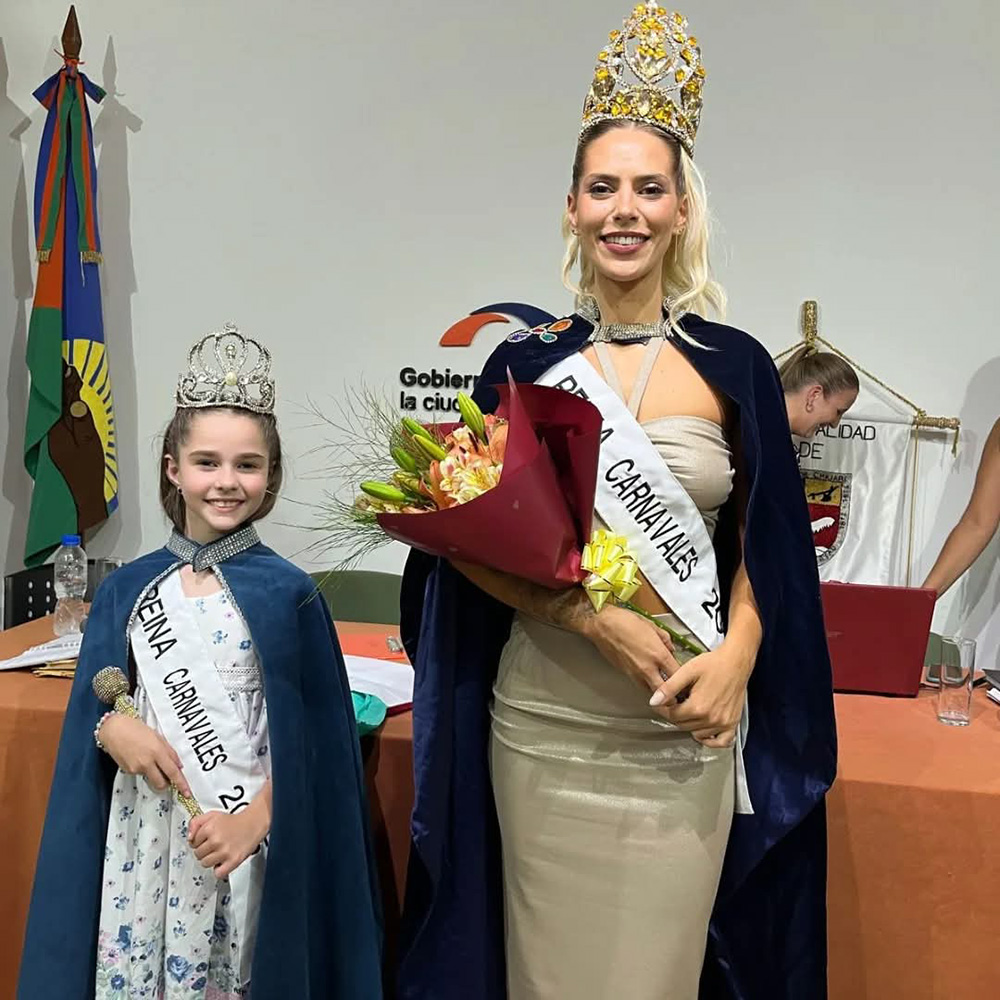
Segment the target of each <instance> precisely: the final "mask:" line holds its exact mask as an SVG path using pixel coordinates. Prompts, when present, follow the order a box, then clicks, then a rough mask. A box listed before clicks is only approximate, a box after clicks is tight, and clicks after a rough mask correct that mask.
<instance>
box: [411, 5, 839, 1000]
mask: <svg viewBox="0 0 1000 1000" xmlns="http://www.w3.org/2000/svg"><path fill="white" fill-rule="evenodd" d="M668 49H669V53H667V50H668ZM661 50H662V51H663V52H664V55H662V56H661V55H660V54H659V53H660V51H661ZM626 53H627V58H626ZM636 74H640V75H636ZM702 77H703V72H702V70H701V68H700V54H699V52H698V49H697V45H696V42H695V41H694V40H693V39H689V37H688V35H687V32H686V22H684V20H683V18H681V17H680V15H671V14H667V13H666V12H665V11H663V9H662V8H658V7H656V6H655V5H653V4H649V5H645V6H640V7H637V8H636V9H635V11H633V13H632V14H631V15H630V16H629V18H628V19H627V20H626V23H625V27H624V30H623V31H622V32H615V33H613V34H612V40H611V44H610V45H609V47H608V48H607V49H605V50H602V52H601V53H600V55H599V56H598V66H597V71H596V73H595V77H594V82H593V85H592V88H591V92H590V95H589V96H588V98H587V102H586V104H585V108H584V128H583V130H582V133H581V137H580V140H579V144H578V147H577V153H576V158H575V162H574V168H573V178H572V185H571V190H570V193H569V197H568V201H567V212H566V219H565V222H564V230H565V235H566V237H567V254H566V260H565V266H564V272H565V273H566V274H568V273H569V272H570V271H571V270H572V268H573V266H574V264H575V263H576V262H577V261H579V263H580V291H581V293H582V294H581V295H580V297H579V299H578V312H577V313H576V314H574V315H573V316H570V317H567V318H566V319H563V320H559V321H558V322H556V323H553V324H551V325H549V326H548V327H547V328H538V329H536V330H533V331H518V332H517V333H514V334H512V335H511V336H510V337H508V338H507V342H505V343H504V344H502V345H501V346H500V347H499V348H498V349H497V351H495V352H494V354H493V356H492V357H491V358H490V360H489V361H488V362H487V364H486V367H485V369H484V371H483V374H482V376H481V378H480V380H479V383H478V385H479V388H478V389H477V401H478V402H479V403H480V405H482V406H483V407H484V408H491V407H492V406H493V405H495V403H496V393H495V391H494V390H493V389H492V386H494V385H496V384H497V383H498V382H501V381H502V380H503V379H504V377H505V376H506V372H507V371H508V370H509V371H510V372H511V374H512V375H513V377H514V378H515V380H517V381H520V382H526V381H538V382H542V383H544V384H550V385H558V386H560V387H562V388H567V389H570V390H571V391H577V392H580V393H582V394H584V395H587V396H588V397H589V398H591V400H592V401H593V402H595V404H596V405H598V407H599V408H600V409H601V412H602V415H603V416H604V419H605V430H606V437H605V441H604V444H603V445H602V458H601V461H602V470H604V471H602V474H601V475H600V476H599V481H598V496H597V503H596V513H597V515H598V518H599V519H600V520H601V521H603V522H604V523H605V524H607V525H608V526H609V527H610V528H611V529H612V530H613V531H615V532H617V533H623V534H625V535H626V537H627V538H628V539H629V545H630V547H634V551H635V552H636V555H637V559H638V561H639V564H640V567H641V568H642V570H643V573H644V576H645V580H646V584H645V586H644V587H643V589H642V590H641V592H640V593H639V594H638V595H637V596H636V598H634V600H635V601H636V602H637V603H639V604H640V605H641V606H642V607H643V608H644V609H645V610H646V611H648V612H649V613H650V614H652V615H656V616H659V617H660V618H661V619H665V620H666V621H668V622H670V623H671V626H672V627H673V628H674V629H675V630H676V631H679V632H683V633H688V634H689V635H691V636H692V637H693V638H694V639H695V640H696V641H697V642H698V643H700V645H701V646H702V648H705V649H706V650H708V651H707V652H704V653H703V654H701V655H699V656H695V657H693V658H690V657H689V655H688V654H686V653H685V654H684V655H681V653H680V650H677V651H676V652H675V651H673V650H672V649H671V648H670V644H669V643H666V642H664V641H663V638H662V636H663V635H664V633H663V632H662V631H660V630H659V629H658V628H657V627H656V625H653V624H651V623H649V622H648V621H646V620H644V619H642V618H640V617H639V616H637V615H635V614H634V613H632V612H629V611H626V610H623V609H620V608H614V607H611V608H605V609H604V610H603V611H602V612H601V613H600V615H596V614H594V612H593V611H592V609H591V608H590V605H589V603H588V601H587V598H586V597H585V595H584V594H583V592H582V590H580V589H573V590H569V591H565V592H559V593H556V592H553V591H549V590H546V589H544V588H541V587H538V586H535V585H533V584H530V583H528V582H527V581H524V580H521V579H518V578H516V577H513V576H507V575H504V574H499V573H496V572H492V571H489V570H486V569H483V568H480V567H474V566H469V565H454V566H453V565H451V564H449V563H447V562H445V561H443V560H432V559H430V558H429V557H427V556H424V555H421V554H419V553H412V554H411V557H410V560H409V562H408V564H407V570H406V574H405V576H404V591H403V622H402V628H403V635H404V641H405V642H406V644H407V648H408V651H409V653H410V656H411V660H412V662H413V663H414V666H415V670H416V674H417V680H416V688H415V692H414V752H415V758H416V771H417V773H416V778H417V796H416V805H415V808H414V815H413V820H412V834H413V852H412V854H411V859H410V866H409V885H408V892H407V906H406V911H407V912H406V920H405V923H406V926H407V928H408V935H407V937H408V940H407V941H405V942H404V947H405V951H404V958H403V962H402V967H401V970H400V977H399V985H400V995H401V996H403V997H407V998H418V997H420V998H427V997H433V998H435V1000H451V998H454V1000H458V998H463V1000H464V998H468V997H476V998H482V1000H491V998H498V997H503V996H510V997H511V998H512V1000H541V998H555V1000H561V998H565V997H576V998H580V1000H589V998H594V1000H597V998H604V997H608V996H613V995H614V996H617V995H620V996H627V997H629V998H630V1000H633V998H634V1000H644V998H650V1000H652V998H657V1000H659V998H663V997H678V998H689V997H692V996H695V995H696V994H697V993H698V990H699V980H701V983H702V987H701V988H702V991H703V993H704V995H707V996H768V997H781V996H795V997H803V996H809V997H810V998H813V997H821V996H823V995H824V993H825V923H824V907H825V899H824V890H825V882H824V879H825V853H824V846H825V841H824V837H825V824H824V817H823V810H822V801H823V795H824V793H825V790H826V788H827V787H828V786H829V784H830V782H831V781H832V779H833V775H834V772H835V768H836V760H835V757H836V752H835V738H834V730H833V713H832V693H831V681H830V667H829V660H828V657H827V653H826V645H825V637H824V632H823V626H822V619H821V609H820V601H819V589H818V578H817V572H816V565H815V559H814V556H813V548H812V541H811V535H810V531H809V524H808V517H807V514H806V507H805V503H804V500H803V496H802V487H801V481H800V478H799V475H798V472H797V469H796V466H795V461H794V457H793V455H792V453H791V451H790V450H789V449H788V447H787V444H782V439H783V438H784V434H785V433H786V432H787V423H786V417H785V412H784V409H783V403H782V399H781V393H780V388H779V381H778V377H777V373H776V371H775V369H774V365H773V363H772V362H771V360H770V357H769V356H768V355H767V353H766V352H765V351H764V350H763V349H762V348H761V347H760V345H759V344H757V343H756V341H754V340H753V339H752V338H750V337H748V336H747V335H746V334H744V333H741V332H739V331H737V330H733V329H731V328H728V327H723V326H720V325H718V324H715V323H711V322H708V321H706V320H703V319H701V318H700V317H699V316H698V315H697V312H701V311H709V310H711V309H712V308H713V307H721V306H722V304H723V301H724V299H723V295H722V292H721V289H719V287H718V286H717V285H716V284H715V283H714V282H713V281H712V280H711V278H710V276H709V269H708V253H707V246H708V238H707V208H706V204H705V193H704V185H703V183H702V180H701V177H700V175H699V173H698V171H697V169H696V168H695V166H694V163H693V161H692V160H691V157H690V153H691V150H692V149H693V140H694V134H695V131H696V128H697V124H698V118H699V112H700V106H701V100H700V93H701V81H702ZM636 80H638V82H635V81H636ZM785 440H786V441H787V439H786V438H785ZM616 470H617V471H616ZM623 470H627V471H628V474H627V475H626V474H624V472H623ZM748 497H752V498H753V499H752V501H750V502H749V503H748V501H747V498H748ZM741 539H745V541H742V542H741ZM748 695H749V702H750V708H749V730H748V729H747V696H748ZM491 698H492V702H493V703H492V707H491V706H490V700H491ZM491 715H492V719H491ZM490 771H492V782H491V776H490ZM734 809H735V811H736V813H737V815H736V816H735V817H734V815H733V813H734ZM498 819H499V823H498V822H497V820H498ZM730 828H732V829H730ZM727 845H728V847H727ZM724 858H725V865H724V864H723V861H724ZM710 920H711V923H710ZM706 942H707V943H708V949H709V953H708V956H707V957H706V958H705V962H704V971H703V957H704V956H705V952H706Z"/></svg>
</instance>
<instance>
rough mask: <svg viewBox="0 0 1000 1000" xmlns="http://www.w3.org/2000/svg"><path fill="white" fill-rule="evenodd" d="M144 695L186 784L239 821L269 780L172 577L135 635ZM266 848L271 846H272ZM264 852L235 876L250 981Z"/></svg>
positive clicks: (142, 605) (151, 597)
mask: <svg viewBox="0 0 1000 1000" xmlns="http://www.w3.org/2000/svg"><path fill="white" fill-rule="evenodd" d="M131 640H132V651H133V653H134V655H135V662H136V668H137V670H138V672H139V677H140V680H141V683H142V687H143V689H144V690H145V692H146V696H147V698H148V699H149V703H150V706H151V707H152V709H153V713H154V714H155V715H156V721H157V723H158V724H159V727H160V731H161V732H162V733H163V736H164V738H165V739H166V740H167V742H168V743H169V744H170V745H171V746H172V747H173V748H174V750H175V751H176V752H177V755H178V756H179V757H180V758H181V761H182V762H183V764H184V777H185V778H186V779H187V782H188V784H189V785H190V786H191V793H192V794H193V795H194V797H195V799H196V800H197V802H198V805H199V806H201V808H202V810H203V811H204V812H209V811H211V810H218V811H220V812H228V813H238V812H240V811H241V810H243V809H245V808H246V807H247V806H248V805H249V804H250V802H251V800H252V799H253V798H254V796H256V795H257V793H258V792H259V791H260V790H261V788H263V786H264V784H265V782H266V780H267V776H266V774H265V773H264V769H263V767H261V764H260V762H259V761H258V760H257V756H256V754H255V753H254V752H253V748H252V747H251V746H250V741H249V739H248V738H247V733H246V729H245V728H244V726H243V723H242V721H241V720H240V718H239V716H238V715H237V714H236V711H235V710H234V708H233V705H232V702H231V701H230V700H229V694H228V692H227V691H226V689H225V687H224V686H223V684H222V679H221V678H220V677H219V673H218V670H217V669H216V664H215V660H214V658H213V656H212V653H211V650H210V649H209V647H208V646H207V645H206V644H205V641H204V639H203V637H202V634H201V630H200V628H199V627H198V621H197V619H196V618H195V615H194V611H193V610H192V608H191V605H190V602H189V601H188V599H187V598H186V597H185V596H184V592H183V590H182V589H181V578H180V573H178V572H176V571H175V572H172V573H170V574H169V575H168V576H167V577H165V578H164V579H163V580H161V581H160V582H159V583H158V584H154V585H153V586H151V587H150V588H149V589H148V590H147V591H146V592H145V593H144V594H143V596H142V598H141V599H140V601H139V605H138V608H137V611H136V616H135V621H134V622H133V624H132V630H131ZM265 847H266V844H265ZM263 861H264V852H263V851H258V852H257V853H256V854H255V855H254V856H252V857H250V858H248V859H247V860H246V861H244V862H243V864H241V865H240V866H239V867H238V868H237V869H236V870H235V871H234V872H232V874H230V876H229V884H230V891H231V893H232V900H233V910H234V913H235V916H236V920H237V922H238V924H239V926H240V929H241V931H242V932H243V933H242V934H241V948H240V954H241V959H242V960H243V962H242V963H241V964H246V966H247V967H246V969H245V970H244V972H245V974H244V979H243V981H244V982H246V981H247V980H248V979H249V962H250V960H251V958H252V957H253V946H254V942H253V940H252V938H253V937H254V936H255V931H256V926H257V921H256V912H257V908H258V905H259V894H260V886H261V883H262V879H261V878H260V877H257V878H254V877H253V875H254V872H253V869H254V868H256V867H258V866H260V865H261V864H263Z"/></svg>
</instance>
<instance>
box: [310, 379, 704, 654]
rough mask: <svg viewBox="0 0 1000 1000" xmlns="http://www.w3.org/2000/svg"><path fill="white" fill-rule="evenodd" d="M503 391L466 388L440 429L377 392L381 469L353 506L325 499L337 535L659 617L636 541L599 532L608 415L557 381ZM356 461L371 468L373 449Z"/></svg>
mask: <svg viewBox="0 0 1000 1000" xmlns="http://www.w3.org/2000/svg"><path fill="white" fill-rule="evenodd" d="M497 391H498V393H499V395H500V405H499V406H498V408H497V411H496V414H495V415H494V414H490V415H484V414H483V413H482V411H481V410H480V409H479V407H478V406H477V405H476V403H475V402H474V401H473V400H472V399H471V398H470V397H469V396H467V395H465V394H464V393H459V394H458V406H459V413H460V415H461V417H462V420H461V421H460V422H458V423H451V424H431V425H429V426H425V425H423V424H420V423H419V422H418V421H416V420H414V419H413V418H411V417H402V418H399V417H396V416H394V415H392V414H391V413H390V412H389V411H388V410H387V409H386V408H384V407H382V406H380V405H377V404H375V401H374V400H373V399H372V398H371V397H370V396H369V397H367V399H366V402H367V405H368V406H369V409H370V410H371V412H370V414H369V418H368V421H367V424H368V427H369V428H370V431H371V432H370V433H368V434H367V435H366V434H365V433H364V432H362V434H358V433H357V432H355V433H354V435H353V436H354V438H355V443H356V444H358V445H361V446H362V450H363V451H364V452H365V453H367V454H369V455H371V460H370V462H369V464H370V467H372V468H375V469H377V470H378V472H379V473H380V478H378V479H376V478H366V479H364V480H363V481H362V482H361V483H360V491H361V494H360V496H357V497H355V498H353V499H352V501H351V502H350V503H344V502H342V501H339V500H337V499H333V500H332V502H329V503H327V504H326V505H325V508H324V509H325V510H326V513H327V517H326V523H325V525H324V528H325V530H326V533H327V534H326V542H327V544H328V545H333V544H336V545H337V546H338V547H340V548H347V549H348V550H349V552H350V554H349V556H348V558H347V560H346V562H347V563H351V562H354V561H356V560H357V559H360V558H361V557H362V556H363V555H365V554H366V553H368V552H370V551H371V550H372V549H374V548H376V547H378V546H379V545H382V544H384V543H386V542H388V541H389V540H390V539H397V540H398V541H401V542H405V543H406V544H407V545H410V546H412V547H413V548H416V549H420V550H421V551H424V552H428V553H430V554H431V555H436V556H442V557H444V558H447V559H455V560H459V561H464V562H470V563H475V564H478V565H481V566H486V567H488V568H489V569H494V570H499V571H501V572H506V573H511V574H513V575H515V576H518V577H522V578H524V579H527V580H531V581H533V582H535V583H538V584H541V585H542V586H545V587H550V588H553V589H562V588H565V587H570V586H573V585H578V584H582V585H583V586H584V588H585V589H586V591H587V594H588V596H589V597H590V600H591V602H592V603H593V605H594V607H595V609H596V610H597V611H600V610H601V608H602V607H603V606H604V604H605V603H606V602H607V601H608V600H612V601H613V602H614V603H617V604H621V605H624V606H625V607H628V608H630V609H631V610H633V611H636V612H637V613H639V614H641V615H643V616H644V617H647V618H650V617H651V616H649V615H648V614H646V612H644V611H642V610H641V609H639V608H637V607H635V605H633V604H631V602H630V600H629V599H630V598H631V597H632V596H633V595H634V594H635V592H636V590H637V589H638V588H639V585H640V580H639V571H638V566H637V565H636V562H635V560H634V558H633V557H632V556H631V554H630V553H629V552H628V549H627V547H626V545H625V541H624V539H622V538H621V537H620V536H617V535H613V534H611V533H610V532H607V531H604V530H598V531H592V530H591V529H592V521H593V510H594V494H595V491H596V484H597V467H598V456H599V451H600V441H601V425H602V420H601V415H600V412H599V411H598V410H597V408H596V407H595V406H594V405H593V404H592V403H590V402H589V401H587V400H585V399H583V398H581V397H579V396H576V395H573V394H572V393H568V392H565V391H563V390H561V389H555V388H551V387H548V386H540V385H534V384H520V385H518V384H515V383H514V382H513V380H511V379H509V380H508V383H507V385H504V386H498V387H497ZM375 439H380V441H377V440H375ZM347 451H348V453H349V454H352V455H355V456H356V455H357V449H356V448H355V449H354V450H352V449H351V448H348V449H347ZM385 455H388V456H391V463H386V461H385V459H384V456H385ZM348 464H349V468H350V471H357V472H362V470H365V471H367V468H366V466H365V460H364V459H363V458H362V459H360V460H356V461H355V462H353V463H348ZM342 471H347V470H342ZM656 624H657V625H659V626H660V627H661V628H664V629H665V631H668V632H670V633H671V635H672V636H673V637H674V639H675V641H676V642H680V643H681V644H682V645H685V646H688V647H689V648H693V647H691V645H690V641H689V640H687V639H685V638H684V637H682V636H679V635H677V634H676V633H674V632H673V631H672V630H671V629H669V628H666V626H664V625H662V623H660V622H656ZM698 651H699V652H700V651H701V650H700V648H699V649H698Z"/></svg>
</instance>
